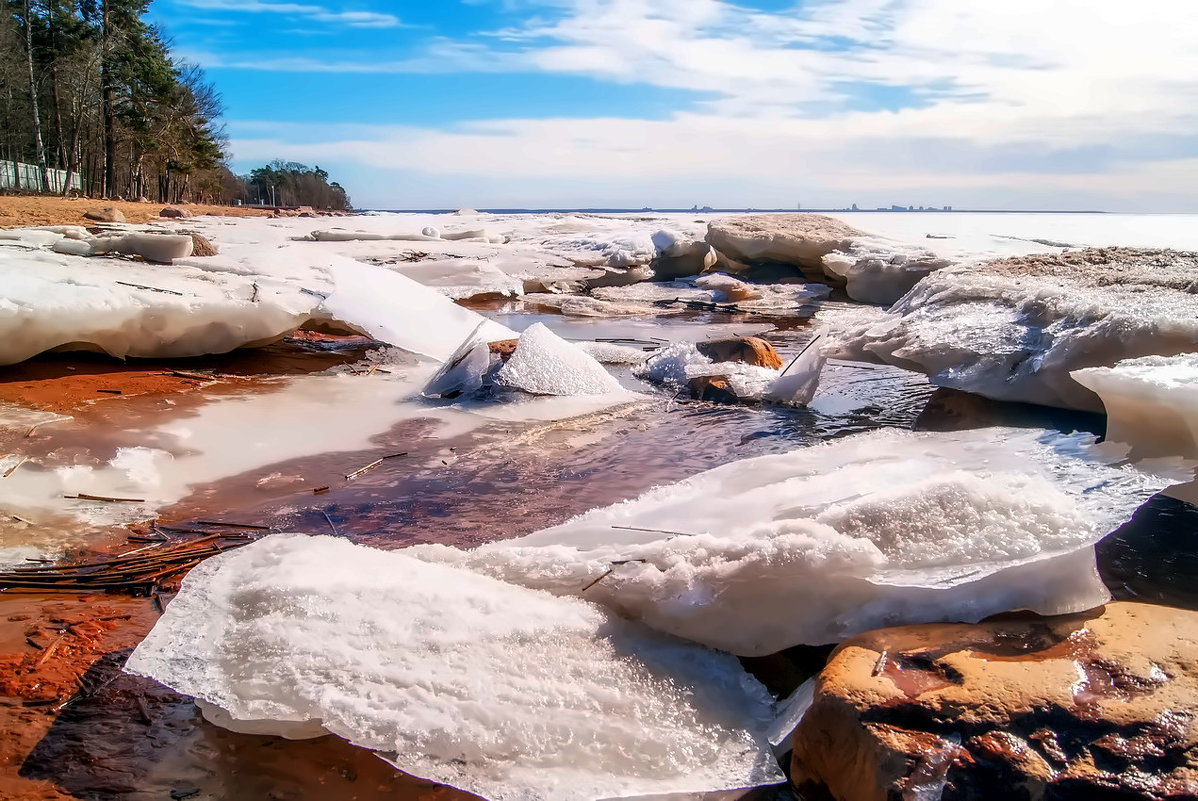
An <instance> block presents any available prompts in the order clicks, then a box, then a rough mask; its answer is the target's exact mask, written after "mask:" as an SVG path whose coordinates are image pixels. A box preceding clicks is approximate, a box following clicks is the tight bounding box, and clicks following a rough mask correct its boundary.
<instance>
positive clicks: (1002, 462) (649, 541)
mask: <svg viewBox="0 0 1198 801" xmlns="http://www.w3.org/2000/svg"><path fill="white" fill-rule="evenodd" d="M1114 451H1117V452H1112V449H1111V448H1108V447H1107V446H1096V445H1095V444H1094V442H1093V439H1092V438H1091V437H1089V436H1087V435H1061V434H1053V433H1046V432H1041V431H1029V430H1021V429H1003V428H995V429H985V430H980V431H969V432H962V433H955V434H932V433H915V432H910V431H898V430H883V431H876V432H871V433H868V434H861V435H856V436H853V437H846V438H843V439H839V440H835V441H833V442H829V443H826V444H823V445H818V446H814V447H808V448H799V449H796V450H794V451H792V452H790V453H786V454H780V455H774V456H763V457H759V458H756V459H747V460H743V461H738V462H733V463H731V464H728V465H725V466H723V467H719V468H716V469H714V470H710V471H708V472H705V473H701V474H699V475H697V476H695V477H693V478H690V479H688V480H686V481H682V482H679V483H677V484H672V485H669V486H665V487H660V488H658V489H655V490H652V491H650V492H648V493H646V494H645V495H643V496H641V497H640V498H638V499H636V500H633V501H627V502H625V503H620V504H616V505H614V506H609V507H606V508H603V509H597V510H594V511H591V512H588V513H586V514H584V515H582V516H580V517H577V518H575V519H573V520H571V521H569V522H567V523H564V524H562V525H560V526H555V527H553V528H549V529H545V530H543V531H540V532H537V533H535V534H531V535H529V536H526V537H521V538H519V539H514V540H509V541H506V542H497V543H493V544H490V545H486V546H483V547H481V548H479V549H477V550H474V551H459V550H456V549H452V548H447V547H444V546H433V545H429V546H419V547H416V548H413V549H409V552H410V553H412V554H413V555H416V556H419V557H420V558H424V559H430V560H437V561H444V562H447V563H452V564H457V565H461V566H466V567H470V568H471V569H475V570H478V571H481V572H485V573H486V574H488V575H492V576H495V577H497V578H502V579H505V580H507V581H511V582H514V583H519V584H523V585H525V586H529V587H534V588H538V589H545V590H549V591H551V592H554V593H557V594H562V595H582V596H583V597H585V598H587V599H590V600H593V601H597V602H600V603H603V604H606V605H608V606H610V607H612V608H613V609H614V610H616V611H617V612H618V613H620V614H621V615H624V616H626V617H629V618H631V619H639V620H643V621H645V622H646V623H648V624H649V625H651V626H653V627H654V628H658V629H660V630H662V631H666V632H669V633H672V634H676V635H679V636H681V637H686V638H688V639H693V640H695V641H697V642H702V643H705V644H707V645H711V646H713V647H716V648H722V649H725V650H729V651H732V652H734V653H739V654H744V655H761V654H770V653H774V652H777V651H780V650H782V649H783V648H787V647H789V646H792V645H795V644H798V643H813V644H814V643H828V642H837V641H839V640H842V639H844V638H845V637H847V636H850V635H852V634H856V633H858V632H862V631H866V630H868V629H872V628H877V627H880V626H887V625H896V624H902V623H916V622H932V621H944V620H949V621H951V620H964V621H977V620H980V619H982V618H984V617H986V616H988V615H991V614H995V613H997V612H1002V611H1008V610H1012V609H1031V610H1033V611H1037V612H1040V613H1042V614H1059V613H1066V612H1077V611H1081V610H1084V609H1089V608H1092V607H1094V606H1096V605H1098V604H1100V603H1103V602H1104V601H1105V600H1107V598H1108V594H1107V591H1106V588H1105V587H1104V585H1103V583H1102V581H1101V580H1100V578H1099V576H1098V573H1097V570H1096V568H1095V564H1094V552H1093V548H1092V547H1091V546H1092V544H1093V543H1094V542H1096V541H1097V540H1098V539H1100V538H1101V537H1103V536H1104V535H1106V534H1107V533H1108V532H1110V531H1111V530H1112V529H1114V528H1116V527H1117V526H1119V525H1120V524H1122V523H1123V522H1125V521H1126V520H1127V519H1128V518H1129V517H1130V516H1131V514H1132V512H1133V511H1134V510H1135V509H1136V508H1137V507H1138V506H1139V505H1140V504H1141V503H1143V502H1144V501H1145V500H1147V498H1148V497H1149V496H1151V495H1152V494H1154V493H1155V492H1158V491H1159V490H1160V488H1161V487H1163V486H1165V485H1167V484H1169V483H1170V481H1171V480H1172V476H1169V475H1165V476H1156V475H1148V474H1146V473H1144V472H1141V471H1140V470H1137V469H1135V468H1133V467H1130V466H1127V465H1124V464H1120V463H1119V462H1120V460H1121V459H1122V457H1123V455H1124V450H1123V449H1119V448H1115V449H1114ZM1174 475H1177V474H1174Z"/></svg>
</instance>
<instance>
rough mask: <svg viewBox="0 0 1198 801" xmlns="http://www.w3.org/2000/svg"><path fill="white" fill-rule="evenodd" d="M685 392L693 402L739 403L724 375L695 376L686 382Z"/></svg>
mask: <svg viewBox="0 0 1198 801" xmlns="http://www.w3.org/2000/svg"><path fill="white" fill-rule="evenodd" d="M686 390H687V392H688V393H690V396H691V398H693V399H694V400H700V401H707V402H708V403H726V404H735V403H740V398H739V397H738V396H737V394H736V393H735V392H733V391H732V387H731V385H730V384H729V383H728V376H726V375H697V376H695V377H694V378H692V379H690V380H688V381H687V382H686Z"/></svg>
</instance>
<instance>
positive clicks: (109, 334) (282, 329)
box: [0, 234, 514, 364]
mask: <svg viewBox="0 0 1198 801" xmlns="http://www.w3.org/2000/svg"><path fill="white" fill-rule="evenodd" d="M144 236H150V235H148V234H146V235H144ZM0 285H3V286H4V293H3V297H0V364H13V363H16V362H20V361H23V360H25V359H28V358H30V357H31V356H34V355H36V354H38V353H42V352H44V351H47V350H50V349H53V348H58V347H61V346H65V345H70V346H71V347H72V348H75V349H80V348H90V349H92V350H103V351H105V352H107V353H109V354H111V355H113V356H118V357H125V356H138V357H155V358H163V357H167V358H173V357H183V356H197V355H202V354H206V353H224V352H227V351H230V350H233V349H234V348H238V347H244V346H253V345H258V344H265V343H269V342H272V341H274V340H276V339H279V338H280V337H282V336H284V335H286V334H287V333H289V332H291V331H293V330H295V329H296V328H298V327H300V326H302V325H304V324H305V323H307V322H309V321H313V320H315V321H320V322H329V323H341V324H343V325H344V326H348V327H351V328H353V329H354V330H357V331H361V332H363V333H366V334H369V335H370V336H372V337H374V338H376V339H379V340H381V341H384V342H387V343H389V344H392V345H395V346H397V347H402V348H405V349H406V350H410V351H412V352H413V353H418V354H422V355H426V356H430V357H433V358H437V359H444V358H445V357H447V356H448V355H449V354H450V353H452V352H453V350H454V348H455V347H456V346H457V344H458V343H459V342H461V340H462V338H463V337H464V336H466V334H468V333H469V332H470V331H472V330H473V329H474V328H475V327H476V326H478V324H479V323H481V322H483V318H482V317H481V316H480V315H478V314H477V313H475V312H472V311H470V310H468V309H465V308H462V307H460V306H458V305H456V304H454V303H453V302H452V301H450V300H449V299H448V298H445V297H443V296H441V295H440V294H438V293H437V292H435V291H434V290H431V289H429V288H427V287H424V286H422V285H421V284H419V283H417V282H415V281H413V280H411V279H409V278H405V277H404V276H402V275H400V274H398V273H395V272H392V271H389V270H385V269H382V268H379V267H372V266H370V265H365V264H361V263H358V262H355V261H353V260H351V259H348V258H345V257H341V256H336V255H331V256H330V255H322V254H321V253H319V252H317V251H313V250H310V249H302V248H300V247H299V246H291V247H283V248H279V249H273V250H264V251H251V252H250V253H249V254H246V255H244V256H243V257H242V258H240V259H237V258H220V257H213V258H207V259H191V260H186V259H184V260H180V261H179V262H178V263H176V264H173V265H155V266H149V265H145V264H141V263H136V262H129V261H116V260H111V259H96V258H82V257H77V256H71V255H64V254H58V253H52V252H48V251H44V250H34V251H16V252H14V251H0ZM487 331H488V333H489V334H491V335H493V336H494V338H496V339H504V338H508V337H510V336H514V334H513V333H512V332H511V331H509V330H508V329H506V328H505V327H503V326H500V325H498V324H489V325H488V329H487Z"/></svg>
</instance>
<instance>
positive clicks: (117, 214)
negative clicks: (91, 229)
mask: <svg viewBox="0 0 1198 801" xmlns="http://www.w3.org/2000/svg"><path fill="white" fill-rule="evenodd" d="M83 217H84V219H86V220H95V221H96V222H105V223H123V222H124V221H125V215H124V214H122V213H121V210H120V209H118V208H117V207H116V206H104V207H103V208H99V209H91V210H89V211H85V212H83Z"/></svg>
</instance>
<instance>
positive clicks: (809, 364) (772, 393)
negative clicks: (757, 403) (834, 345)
mask: <svg viewBox="0 0 1198 801" xmlns="http://www.w3.org/2000/svg"><path fill="white" fill-rule="evenodd" d="M825 336H827V329H826V328H818V329H816V330H815V331H814V332H813V336H812V337H811V340H810V341H809V342H808V343H807V345H806V346H804V348H803V350H802V351H801V352H800V353H799V355H798V356H796V357H795V358H794V359H793V360H792V361H791V363H790V364H788V365H787V366H786V367H785V368H784V369H783V370H782V373H781V375H779V376H778V377H777V378H775V379H774V381H773V382H772V383H771V384H770V386H769V388H768V389H767V390H766V391H765V394H764V399H765V400H767V401H770V402H772V403H781V404H783V405H785V406H806V405H807V404H809V403H811V399H812V398H814V397H815V392H816V390H817V389H819V377H820V374H821V373H823V370H824V365H825V364H826V363H827V361H828V360H827V358H826V357H825V356H824V354H823V348H822V342H823V339H824V337H825Z"/></svg>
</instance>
